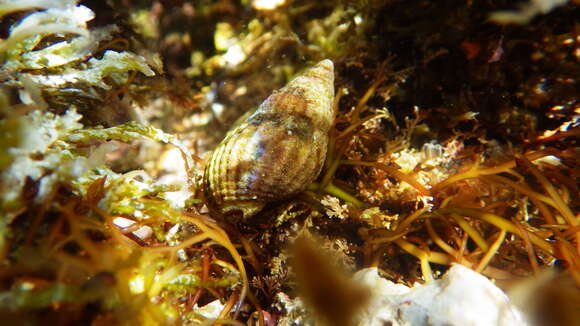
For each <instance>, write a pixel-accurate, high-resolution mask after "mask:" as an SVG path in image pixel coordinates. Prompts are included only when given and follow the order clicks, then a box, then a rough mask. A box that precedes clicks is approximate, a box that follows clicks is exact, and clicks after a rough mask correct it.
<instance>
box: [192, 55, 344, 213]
mask: <svg viewBox="0 0 580 326" xmlns="http://www.w3.org/2000/svg"><path fill="white" fill-rule="evenodd" d="M333 99H334V66H333V63H332V61H330V60H328V59H326V60H323V61H320V62H319V63H318V64H316V65H315V66H313V67H311V68H309V69H308V70H306V71H305V72H304V73H302V74H301V75H299V76H297V77H295V78H294V79H293V80H291V81H290V82H289V83H288V84H287V85H286V86H284V87H283V88H281V89H279V90H277V91H274V92H273V93H272V94H271V95H270V96H269V97H268V98H267V99H266V100H265V101H264V102H263V103H262V104H261V105H260V106H259V107H258V108H257V109H256V110H255V111H254V112H253V113H252V114H251V115H250V116H249V117H248V118H247V119H246V120H244V121H243V122H242V123H240V124H239V125H238V126H237V127H235V128H234V129H233V130H231V131H229V132H228V134H227V135H226V137H225V138H224V140H223V141H222V142H221V143H220V144H219V145H218V146H217V148H216V149H215V151H214V152H213V154H212V156H211V157H210V158H209V160H208V161H207V164H206V167H205V169H204V174H203V177H202V184H201V187H202V188H201V190H202V193H203V196H204V198H205V202H206V204H207V206H208V208H209V210H210V214H212V215H214V216H219V217H224V218H226V219H228V218H230V219H241V220H242V221H248V219H250V218H251V217H252V216H254V215H255V214H256V213H258V212H259V211H260V210H261V209H262V208H264V206H265V205H266V204H268V203H271V202H276V201H279V200H283V199H287V198H290V197H292V196H293V195H296V194H298V193H300V192H302V191H303V190H305V189H306V187H307V186H308V185H309V184H310V183H312V182H313V181H314V180H315V179H316V178H317V177H318V175H319V174H320V171H321V169H322V166H323V165H324V161H325V159H326V150H327V144H328V140H329V135H328V133H329V130H330V128H331V126H332V124H333V121H334V116H335V112H334V107H333Z"/></svg>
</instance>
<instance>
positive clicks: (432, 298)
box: [353, 265, 527, 326]
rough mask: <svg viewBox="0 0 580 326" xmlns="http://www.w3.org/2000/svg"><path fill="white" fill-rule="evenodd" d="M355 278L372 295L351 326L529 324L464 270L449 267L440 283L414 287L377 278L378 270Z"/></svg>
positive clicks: (496, 290)
mask: <svg viewBox="0 0 580 326" xmlns="http://www.w3.org/2000/svg"><path fill="white" fill-rule="evenodd" d="M354 278H355V280H357V281H359V282H361V283H362V284H364V285H366V286H368V287H369V288H370V289H371V292H372V297H371V300H370V301H369V304H368V306H367V307H366V308H365V309H364V310H363V311H362V312H361V313H359V314H358V316H356V320H355V322H354V323H353V324H354V325H359V326H383V325H391V326H427V325H429V326H444V325H445V326H452V325H453V326H460V325H461V326H484V325H485V326H492V325H493V326H496V325H497V326H500V325H505V326H508V325H510V326H522V325H527V323H526V322H525V321H524V318H523V315H522V314H521V313H520V312H519V311H518V310H517V309H516V308H515V307H514V306H513V305H512V304H511V302H510V300H509V298H508V297H507V296H506V295H505V294H504V293H503V292H502V290H500V289H499V288H498V287H496V286H495V285H494V284H493V283H492V282H491V281H489V280H488V279H487V278H485V277H484V276H482V275H480V274H478V273H477V272H474V271H472V270H471V269H469V268H467V267H464V266H462V265H454V266H452V267H451V269H450V270H449V271H448V272H447V274H445V276H443V277H442V278H441V279H440V280H437V281H433V282H431V283H428V284H426V285H420V286H417V287H414V288H408V287H406V286H404V285H401V284H395V283H393V282H390V281H388V280H385V279H383V278H381V277H379V275H378V272H377V269H376V268H367V269H364V270H361V271H359V272H357V273H356V274H355V276H354Z"/></svg>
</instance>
